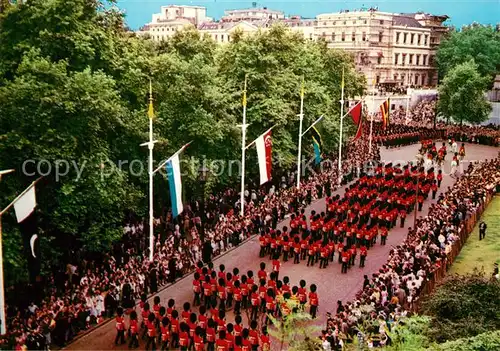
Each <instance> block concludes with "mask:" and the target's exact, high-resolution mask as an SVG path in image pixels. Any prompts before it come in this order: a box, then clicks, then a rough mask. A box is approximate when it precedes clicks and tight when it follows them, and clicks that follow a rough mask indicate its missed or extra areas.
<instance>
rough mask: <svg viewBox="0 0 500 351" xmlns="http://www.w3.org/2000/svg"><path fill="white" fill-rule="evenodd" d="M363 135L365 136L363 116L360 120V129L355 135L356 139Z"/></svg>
mask: <svg viewBox="0 0 500 351" xmlns="http://www.w3.org/2000/svg"><path fill="white" fill-rule="evenodd" d="M362 136H363V119H362V118H361V119H360V120H359V124H358V131H357V132H356V135H355V136H354V140H356V139H359V138H361V137H362Z"/></svg>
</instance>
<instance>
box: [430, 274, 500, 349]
mask: <svg viewBox="0 0 500 351" xmlns="http://www.w3.org/2000/svg"><path fill="white" fill-rule="evenodd" d="M422 312H423V313H424V314H427V315H429V316H432V317H433V320H432V323H431V329H430V332H429V336H430V337H431V339H433V340H436V341H438V342H442V341H448V340H455V339H458V338H462V337H469V336H475V335H477V334H480V333H484V332H487V331H491V330H497V329H500V282H499V281H497V280H491V279H488V278H486V277H485V276H484V274H483V273H479V272H475V273H474V274H471V275H467V276H457V275H454V276H451V277H449V278H448V279H446V281H445V282H444V283H443V284H442V285H441V286H440V287H439V288H438V289H437V290H436V291H435V293H433V294H432V295H431V296H429V298H427V299H426V300H425V301H424V303H423V309H422Z"/></svg>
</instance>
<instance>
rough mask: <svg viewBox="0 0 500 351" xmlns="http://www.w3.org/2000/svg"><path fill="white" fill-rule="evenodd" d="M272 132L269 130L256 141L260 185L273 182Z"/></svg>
mask: <svg viewBox="0 0 500 351" xmlns="http://www.w3.org/2000/svg"><path fill="white" fill-rule="evenodd" d="M271 133H272V130H268V131H267V132H265V133H264V134H262V135H261V136H260V137H258V138H257V139H256V140H255V146H256V147H257V158H258V160H259V173H260V185H262V184H264V183H267V182H268V181H270V180H271V166H272V146H273V141H272V138H271Z"/></svg>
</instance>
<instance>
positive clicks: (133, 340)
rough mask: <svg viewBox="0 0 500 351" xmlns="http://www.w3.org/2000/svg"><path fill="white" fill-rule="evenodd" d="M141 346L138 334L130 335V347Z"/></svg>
mask: <svg viewBox="0 0 500 351" xmlns="http://www.w3.org/2000/svg"><path fill="white" fill-rule="evenodd" d="M136 347H139V340H138V339H137V334H132V335H131V336H130V341H129V343H128V348H129V349H131V348H136Z"/></svg>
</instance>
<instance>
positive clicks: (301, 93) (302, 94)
mask: <svg viewBox="0 0 500 351" xmlns="http://www.w3.org/2000/svg"><path fill="white" fill-rule="evenodd" d="M304 93H305V84H304V77H302V84H301V86H300V97H301V98H302V99H303V98H304Z"/></svg>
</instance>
